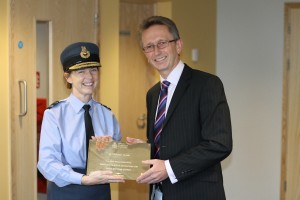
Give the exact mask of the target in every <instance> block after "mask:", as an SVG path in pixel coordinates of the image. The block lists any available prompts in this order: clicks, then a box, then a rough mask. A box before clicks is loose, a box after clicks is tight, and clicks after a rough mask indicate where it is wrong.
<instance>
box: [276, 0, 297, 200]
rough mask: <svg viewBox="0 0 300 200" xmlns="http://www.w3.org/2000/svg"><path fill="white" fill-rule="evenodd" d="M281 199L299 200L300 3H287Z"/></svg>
mask: <svg viewBox="0 0 300 200" xmlns="http://www.w3.org/2000/svg"><path fill="white" fill-rule="evenodd" d="M285 11H286V12H285V67H284V95H283V97H284V98H283V130H282V133H283V134H282V175H281V194H280V199H281V200H290V199H295V200H299V199H300V190H299V188H300V145H299V144H300V126H299V124H300V123H299V122H300V79H299V77H300V56H299V54H300V3H297V4H296V3H290V4H286V10H285Z"/></svg>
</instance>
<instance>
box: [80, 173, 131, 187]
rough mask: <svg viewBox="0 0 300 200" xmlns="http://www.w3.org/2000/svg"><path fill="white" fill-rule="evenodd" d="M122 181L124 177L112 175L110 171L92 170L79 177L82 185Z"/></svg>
mask: <svg viewBox="0 0 300 200" xmlns="http://www.w3.org/2000/svg"><path fill="white" fill-rule="evenodd" d="M120 182H121V183H123V182H125V181H124V177H123V176H118V175H113V173H112V171H93V172H91V173H90V174H89V175H84V176H82V178H81V184H82V185H96V184H104V183H120Z"/></svg>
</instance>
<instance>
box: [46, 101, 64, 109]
mask: <svg viewBox="0 0 300 200" xmlns="http://www.w3.org/2000/svg"><path fill="white" fill-rule="evenodd" d="M60 102H61V101H55V102H54V103H52V104H51V105H50V106H48V108H47V109H51V108H53V107H54V106H56V105H57V104H59V103H60Z"/></svg>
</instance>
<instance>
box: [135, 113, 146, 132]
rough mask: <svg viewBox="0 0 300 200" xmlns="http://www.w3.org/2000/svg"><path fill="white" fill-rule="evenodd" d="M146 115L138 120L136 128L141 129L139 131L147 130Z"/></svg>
mask: <svg viewBox="0 0 300 200" xmlns="http://www.w3.org/2000/svg"><path fill="white" fill-rule="evenodd" d="M145 121H146V115H145V114H142V115H141V116H139V117H138V118H137V119H136V126H137V127H138V128H139V129H143V128H145V126H146V122H145Z"/></svg>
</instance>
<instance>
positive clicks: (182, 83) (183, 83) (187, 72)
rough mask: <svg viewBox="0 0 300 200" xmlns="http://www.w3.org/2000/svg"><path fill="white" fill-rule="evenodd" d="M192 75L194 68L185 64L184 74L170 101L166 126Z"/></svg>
mask: <svg viewBox="0 0 300 200" xmlns="http://www.w3.org/2000/svg"><path fill="white" fill-rule="evenodd" d="M191 75H192V70H191V68H190V67H189V66H187V65H186V64H185V65H184V69H183V71H182V74H181V76H180V79H179V81H178V84H177V86H176V89H175V91H174V94H173V97H172V100H171V102H170V106H169V108H168V112H167V116H166V119H165V122H164V126H166V125H167V123H168V121H169V119H170V117H171V116H172V114H173V112H174V110H175V108H176V106H177V105H178V103H179V102H180V99H181V97H182V96H183V95H184V93H185V91H186V90H187V87H189V85H190V81H189V80H190V78H191Z"/></svg>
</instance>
